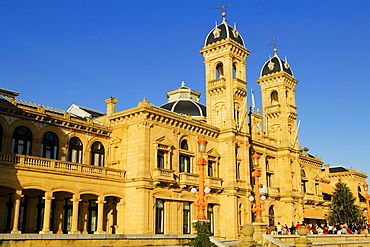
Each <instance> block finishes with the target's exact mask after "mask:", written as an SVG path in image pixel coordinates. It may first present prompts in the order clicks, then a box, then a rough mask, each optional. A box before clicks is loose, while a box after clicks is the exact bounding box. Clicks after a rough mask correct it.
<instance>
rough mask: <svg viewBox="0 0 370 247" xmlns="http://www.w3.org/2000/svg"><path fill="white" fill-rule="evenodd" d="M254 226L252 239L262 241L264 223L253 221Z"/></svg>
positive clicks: (264, 232)
mask: <svg viewBox="0 0 370 247" xmlns="http://www.w3.org/2000/svg"><path fill="white" fill-rule="evenodd" d="M253 228H254V235H253V239H254V240H256V241H257V242H258V243H262V241H263V237H262V234H266V228H267V224H266V223H253Z"/></svg>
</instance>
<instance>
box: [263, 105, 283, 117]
mask: <svg viewBox="0 0 370 247" xmlns="http://www.w3.org/2000/svg"><path fill="white" fill-rule="evenodd" d="M277 113H280V105H279V104H277V105H271V106H268V107H266V115H270V114H277Z"/></svg>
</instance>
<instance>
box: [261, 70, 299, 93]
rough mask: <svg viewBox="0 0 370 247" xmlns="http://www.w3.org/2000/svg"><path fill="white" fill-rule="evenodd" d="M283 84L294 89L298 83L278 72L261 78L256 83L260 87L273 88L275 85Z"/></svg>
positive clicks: (282, 72) (285, 74)
mask: <svg viewBox="0 0 370 247" xmlns="http://www.w3.org/2000/svg"><path fill="white" fill-rule="evenodd" d="M281 82H284V85H285V86H287V87H290V88H292V89H293V88H294V86H295V85H296V84H297V83H298V81H297V80H296V79H295V78H294V77H293V76H291V75H289V74H288V73H286V72H285V71H278V72H275V73H272V74H268V75H264V76H261V77H260V78H259V79H258V80H257V83H258V84H260V85H261V86H265V87H266V86H267V85H269V86H275V85H276V83H281Z"/></svg>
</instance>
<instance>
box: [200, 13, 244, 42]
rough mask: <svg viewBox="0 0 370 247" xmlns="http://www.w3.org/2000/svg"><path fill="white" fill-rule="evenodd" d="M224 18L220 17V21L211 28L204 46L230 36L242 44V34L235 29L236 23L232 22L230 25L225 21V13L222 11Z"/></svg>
mask: <svg viewBox="0 0 370 247" xmlns="http://www.w3.org/2000/svg"><path fill="white" fill-rule="evenodd" d="M222 16H223V17H224V18H223V19H222V23H221V24H219V25H217V23H216V27H215V28H213V29H212V30H211V31H210V32H209V33H208V35H207V37H206V40H205V42H204V46H206V45H209V44H212V43H215V42H217V41H220V40H223V39H226V38H230V39H232V40H234V41H236V42H237V43H239V44H241V45H242V46H244V40H243V38H242V36H241V35H240V34H239V32H238V30H237V29H236V25H235V24H234V27H232V26H230V25H229V24H227V22H226V18H225V17H226V14H225V13H223V15H222Z"/></svg>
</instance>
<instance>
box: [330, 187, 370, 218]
mask: <svg viewBox="0 0 370 247" xmlns="http://www.w3.org/2000/svg"><path fill="white" fill-rule="evenodd" d="M355 200H356V199H355V197H354V196H353V194H352V192H351V190H350V189H349V188H348V187H347V185H346V184H345V183H343V182H341V181H339V182H338V183H337V184H336V185H335V190H334V199H333V201H332V203H331V204H330V211H329V214H328V217H327V220H328V222H329V223H330V224H332V225H334V224H342V223H347V224H348V223H353V222H355V223H357V224H360V223H363V222H365V217H364V215H363V213H362V211H361V209H360V207H359V206H358V205H356V204H355Z"/></svg>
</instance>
